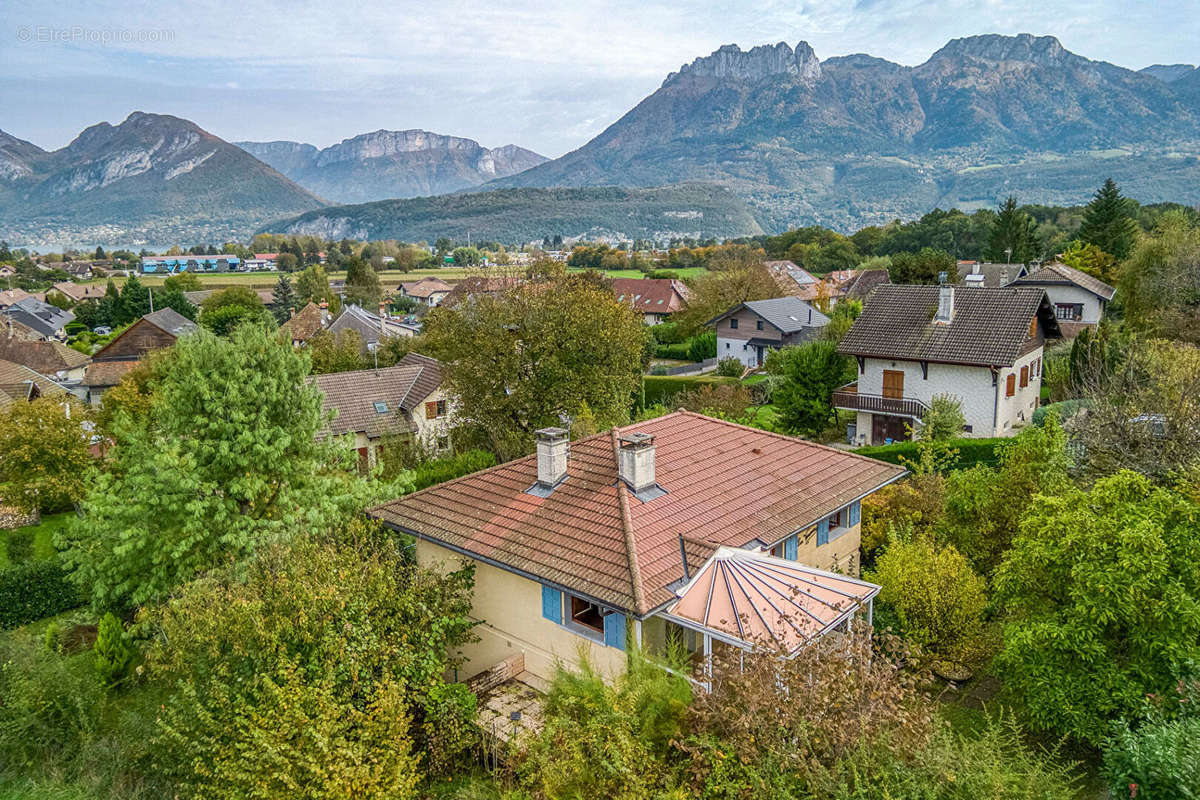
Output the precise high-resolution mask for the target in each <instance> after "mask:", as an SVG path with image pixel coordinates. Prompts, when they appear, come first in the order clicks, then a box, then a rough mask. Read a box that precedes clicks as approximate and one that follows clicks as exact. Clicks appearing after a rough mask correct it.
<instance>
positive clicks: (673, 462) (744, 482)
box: [368, 411, 905, 679]
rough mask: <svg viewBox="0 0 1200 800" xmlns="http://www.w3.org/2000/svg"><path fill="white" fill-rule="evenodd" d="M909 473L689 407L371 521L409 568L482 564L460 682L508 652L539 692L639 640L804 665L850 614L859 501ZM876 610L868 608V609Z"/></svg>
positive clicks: (504, 467) (375, 512)
mask: <svg viewBox="0 0 1200 800" xmlns="http://www.w3.org/2000/svg"><path fill="white" fill-rule="evenodd" d="M904 474H905V470H904V469H903V468H901V467H897V466H895V465H892V464H887V463H885V462H881V461H877V460H873V459H867V458H864V457H862V456H857V455H854V454H852V453H847V452H844V451H841V450H836V449H834V448H830V447H826V446H824V445H820V444H815V443H813V442H808V441H804V440H802V439H796V438H792V437H790V436H783V435H780V434H775V433H769V432H766V431H762V430H758V429H756V428H749V427H745V426H742V425H737V424H734V423H731V422H726V421H723V420H718V419H712V418H710V417H705V416H701V415H699V414H694V413H691V412H687V411H680V412H677V413H674V414H668V415H666V416H663V417H659V418H657V419H653V420H649V421H647V422H642V423H637V424H635V425H630V426H627V427H624V428H614V429H612V430H610V431H605V432H603V433H598V434H596V435H594V436H589V437H587V438H584V439H581V440H579V441H575V442H569V441H568V435H567V431H565V430H563V429H561V428H547V429H543V430H541V431H538V433H537V445H536V452H535V453H534V454H531V455H529V456H526V457H524V458H518V459H516V460H514V461H510V462H508V463H505V464H501V465H498V466H495V467H492V468H489V469H486V470H483V471H481V472H476V473H474V474H471V475H467V476H465V477H462V478H458V479H455V480H452V481H448V482H446V483H442V484H439V485H437V486H433V487H430V488H428V489H424V490H422V491H419V492H415V493H413V494H410V495H406V496H404V497H401V498H399V499H397V500H393V501H391V502H389V503H385V504H383V505H381V506H378V507H376V508H373V509H371V510H370V511H369V512H368V513H369V515H370V516H372V517H373V518H375V519H378V520H380V521H381V522H382V523H383V524H384V526H385V527H387V528H390V529H392V530H395V531H397V532H400V533H404V534H406V535H408V536H412V537H413V538H415V539H416V546H415V553H416V559H417V562H418V563H419V564H421V565H423V566H426V567H430V568H444V569H452V568H456V567H457V566H458V565H459V564H461V563H462V561H463V560H466V561H467V562H468V563H470V564H472V565H473V566H474V568H475V596H474V602H473V610H472V615H473V616H474V618H475V619H476V620H478V621H479V623H480V624H479V626H478V627H477V628H476V633H478V634H479V641H478V642H476V643H474V644H472V645H468V646H467V648H466V650H465V651H464V655H465V657H466V660H467V665H466V668H465V670H464V673H463V674H462V676H461V677H463V678H467V677H469V676H471V675H472V674H474V673H476V672H482V671H487V670H488V669H489V668H491V667H492V666H494V665H496V664H499V663H502V662H505V661H506V660H508V659H512V658H513V657H519V658H520V659H522V660H523V667H524V670H525V671H526V672H528V673H529V674H531V675H532V676H534V677H535V678H540V679H549V678H550V677H552V676H553V673H554V670H555V667H556V665H557V664H558V663H560V662H561V663H565V664H568V665H569V664H573V663H576V661H577V659H579V658H580V656H581V653H582V655H584V656H585V657H586V658H587V659H588V660H589V662H590V663H591V664H592V665H593V666H594V667H596V668H597V669H599V670H601V671H603V672H604V673H607V674H609V675H614V674H618V673H620V672H621V671H623V670H624V669H625V663H626V659H625V649H626V646H627V643H628V642H636V643H638V644H640V645H641V646H643V647H645V648H646V649H647V650H650V651H661V650H662V649H663V648H665V647H666V645H667V643H668V642H676V643H681V644H683V646H684V647H685V648H687V649H688V650H689V651H690V652H691V654H692V655H694V656H695V657H696V658H698V659H702V658H703V657H704V656H706V655H708V654H711V652H712V650H713V648H714V647H741V648H747V647H756V646H762V645H766V646H771V647H779V648H782V649H783V650H785V651H787V652H794V651H795V650H796V649H797V648H799V647H802V646H803V645H804V644H805V643H807V642H809V641H812V640H814V639H815V638H817V637H819V636H822V635H824V634H826V633H828V632H829V631H832V630H836V629H839V628H845V626H847V625H849V624H851V620H852V618H853V617H854V616H855V615H856V614H857V613H859V612H860V609H862V607H863V606H864V605H865V606H867V607H868V608H869V605H870V601H871V598H872V597H873V596H874V592H875V591H877V589H878V587H873V586H872V585H870V584H867V583H865V582H863V581H859V580H858V579H857V578H855V577H854V576H856V575H857V574H858V569H859V564H858V546H859V518H860V509H861V505H860V504H861V501H862V500H863V498H865V497H867V496H869V495H870V494H872V493H873V492H876V491H878V490H879V489H880V488H882V487H883V486H885V485H887V484H889V483H891V482H893V481H895V480H898V479H899V478H900V477H902V476H903V475H904ZM868 613H869V612H868Z"/></svg>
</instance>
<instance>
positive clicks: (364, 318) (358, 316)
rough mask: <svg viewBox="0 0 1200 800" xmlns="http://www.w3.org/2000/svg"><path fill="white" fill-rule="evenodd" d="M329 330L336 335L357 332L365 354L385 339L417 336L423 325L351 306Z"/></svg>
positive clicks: (343, 310)
mask: <svg viewBox="0 0 1200 800" xmlns="http://www.w3.org/2000/svg"><path fill="white" fill-rule="evenodd" d="M328 330H329V332H330V333H332V334H335V335H336V334H338V333H341V332H342V331H354V332H356V333H357V334H358V335H359V337H360V338H361V339H362V342H363V348H364V350H365V352H368V353H373V352H375V348H376V347H378V346H379V343H380V342H381V341H383V340H384V339H387V338H390V337H393V336H416V335H417V334H419V333H420V332H421V324H420V323H419V322H406V321H404V320H397V319H392V318H391V317H389V316H387V315H386V314H372V313H371V312H370V311H366V310H364V309H363V308H361V307H359V306H356V305H353V304H350V305H347V306H345V307H344V308H343V309H342V313H341V314H338V316H337V319H335V320H334V321H333V322H331V323H330V324H329V328H328Z"/></svg>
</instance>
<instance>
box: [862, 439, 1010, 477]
mask: <svg viewBox="0 0 1200 800" xmlns="http://www.w3.org/2000/svg"><path fill="white" fill-rule="evenodd" d="M1008 441H1011V439H1009V438H1006V437H999V438H995V439H947V440H945V441H944V442H939V444H941V445H944V446H946V447H947V448H952V449H954V450H957V451H958V461H957V462H956V463H955V464H954V466H953V467H952V469H969V468H971V467H973V466H975V465H976V464H984V465H985V466H989V467H994V466H996V465H997V464H998V463H1000V454H999V453H997V452H996V448H997V447H998V446H999V445H1000V444H1002V443H1004V442H1008ZM854 452H855V453H857V454H858V455H860V456H867V457H868V458H874V459H877V460H879V461H887V462H888V463H889V464H900V463H902V462H901V461H900V459H901V458H906V459H908V460H909V461H917V460H918V459H919V458H920V454H919V453H918V452H917V443H916V442H896V443H895V444H884V445H875V446H871V447H860V448H858V449H857V450H855V451H854Z"/></svg>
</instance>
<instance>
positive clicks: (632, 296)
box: [612, 278, 689, 325]
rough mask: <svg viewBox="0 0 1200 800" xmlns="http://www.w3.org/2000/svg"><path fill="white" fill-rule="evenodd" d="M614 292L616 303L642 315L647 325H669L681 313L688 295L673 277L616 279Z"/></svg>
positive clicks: (685, 288)
mask: <svg viewBox="0 0 1200 800" xmlns="http://www.w3.org/2000/svg"><path fill="white" fill-rule="evenodd" d="M612 289H613V294H614V295H615V296H616V298H617V301H618V302H620V303H625V304H626V305H628V306H629V307H631V308H632V309H633V310H634V311H635V312H637V313H638V314H641V315H642V321H643V322H645V323H646V324H647V325H657V324H659V323H660V322H666V321H667V317H669V316H670V315H671V314H674V313H675V312H676V311H682V310H683V307H684V306H685V305H686V304H687V299H688V294H689V292H688V288H687V287H686V286H684V285H683V281H677V280H672V279H670V278H614V279H613V282H612Z"/></svg>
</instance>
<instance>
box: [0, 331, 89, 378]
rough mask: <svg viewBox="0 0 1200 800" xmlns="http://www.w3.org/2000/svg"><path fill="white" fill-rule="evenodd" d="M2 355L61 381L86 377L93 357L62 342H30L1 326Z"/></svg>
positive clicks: (0, 348)
mask: <svg viewBox="0 0 1200 800" xmlns="http://www.w3.org/2000/svg"><path fill="white" fill-rule="evenodd" d="M0 359H4V360H5V361H12V362H13V363H16V364H20V365H21V366H23V367H28V368H29V369H31V370H33V371H34V372H39V373H41V374H42V375H45V376H47V377H49V378H53V379H54V380H56V381H59V382H60V383H73V384H78V383H79V382H80V381H82V380H83V375H84V372H85V370H86V369H87V364H88V361H90V359H89V358H88V357H87V356H85V355H84V354H83V353H81V352H79V351H78V350H74V349H72V348H70V347H67V346H66V345H65V344H63V343H62V342H31V341H28V340H26V339H21V338H18V337H16V336H7V335H5V331H3V330H0Z"/></svg>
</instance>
